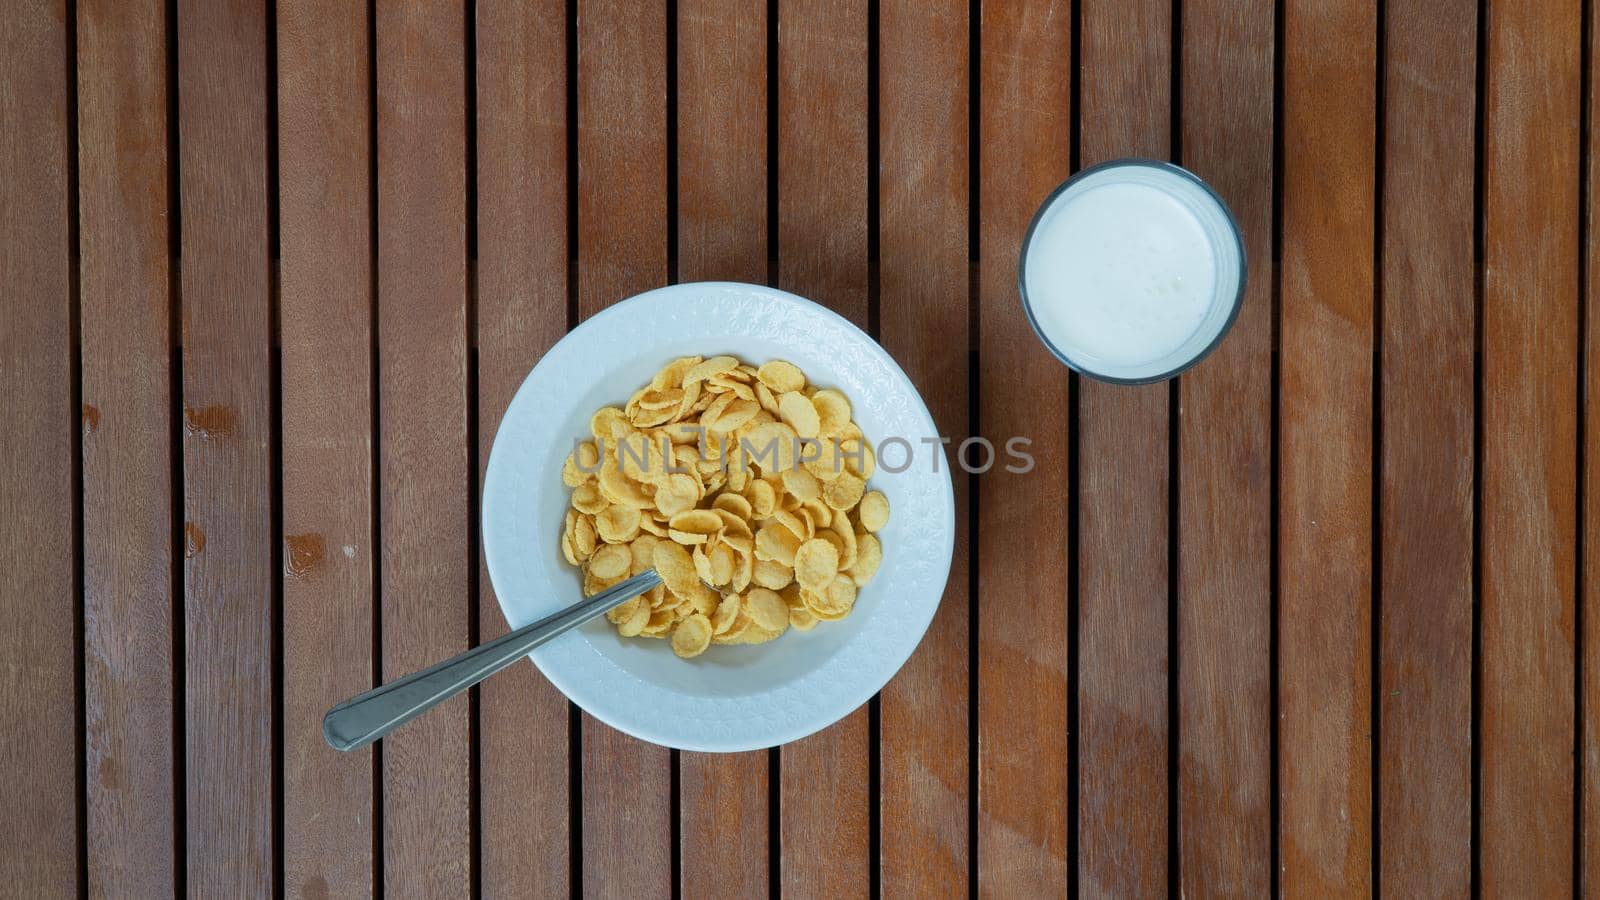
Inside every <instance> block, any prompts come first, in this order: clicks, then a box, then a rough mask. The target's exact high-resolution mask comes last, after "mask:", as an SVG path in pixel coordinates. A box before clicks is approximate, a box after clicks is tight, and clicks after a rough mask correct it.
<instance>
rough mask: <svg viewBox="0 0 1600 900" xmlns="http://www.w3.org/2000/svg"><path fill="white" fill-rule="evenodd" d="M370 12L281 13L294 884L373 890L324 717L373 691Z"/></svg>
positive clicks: (358, 770) (286, 734) (359, 769)
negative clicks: (324, 731)
mask: <svg viewBox="0 0 1600 900" xmlns="http://www.w3.org/2000/svg"><path fill="white" fill-rule="evenodd" d="M367 25H368V22H367V11H366V9H364V8H363V7H361V6H359V5H357V4H349V3H346V4H335V5H331V6H324V5H321V4H318V3H315V2H308V0H283V2H280V3H279V4H278V7H277V30H278V35H277V51H278V109H277V110H276V112H277V115H278V185H279V201H278V203H279V227H280V235H281V237H280V246H281V255H282V261H281V270H280V271H281V276H280V277H281V283H280V299H279V329H280V333H281V334H280V338H281V341H282V347H283V351H282V352H283V361H282V371H281V385H282V394H281V396H282V417H283V418H282V427H283V438H282V440H283V444H282V446H283V460H282V463H283V476H282V477H283V535H284V548H283V550H282V551H281V552H282V554H283V556H282V558H283V560H284V562H285V565H284V567H283V572H282V574H281V576H280V577H282V578H283V644H282V647H283V649H282V652H283V659H284V663H283V718H284V721H283V754H284V758H283V761H282V762H283V798H284V799H283V803H284V810H283V823H284V824H283V842H284V848H283V854H284V862H283V879H284V886H285V889H286V890H290V891H297V892H303V893H305V894H309V895H316V894H318V893H319V892H320V893H322V894H326V893H327V892H328V891H330V890H337V891H339V892H354V893H371V892H373V891H374V890H375V888H374V886H373V884H372V878H373V827H374V825H373V812H374V809H373V753H372V751H371V750H361V751H358V752H355V753H332V752H330V751H329V750H328V747H327V745H326V744H325V743H324V742H323V739H322V716H323V714H324V713H325V712H327V710H328V708H329V707H331V706H333V705H334V704H335V703H338V702H340V701H341V700H343V699H345V698H347V697H350V696H353V695H355V694H358V693H360V692H361V691H364V690H366V689H367V688H369V687H371V686H372V683H373V676H374V671H373V667H374V664H375V660H374V659H373V609H372V605H373V602H374V594H373V577H372V575H373V572H372V565H373V552H374V551H373V546H372V541H373V537H374V535H373V520H372V514H373V507H372V483H373V482H372V399H373V394H372V390H373V385H372V337H373V323H372V297H373V282H372V278H373V272H372V249H373V248H372V237H373V232H372V215H371V200H372V191H373V185H372V183H371V169H370V166H371V161H372V158H371V155H370V154H371V152H372V146H371V138H370V134H369V129H370V126H371V119H370V113H369V107H368V104H369V102H370V97H371V95H370V91H371V82H370V79H369V77H368V66H369V65H370V63H371V50H372V48H371V47H370V46H368V42H367Z"/></svg>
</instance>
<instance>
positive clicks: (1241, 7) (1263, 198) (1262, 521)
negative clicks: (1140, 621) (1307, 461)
mask: <svg viewBox="0 0 1600 900" xmlns="http://www.w3.org/2000/svg"><path fill="white" fill-rule="evenodd" d="M1273 15H1274V11H1273V5H1272V3H1270V2H1267V0H1251V2H1248V3H1238V2H1236V0H1186V2H1185V3H1184V5H1183V17H1182V25H1183V34H1182V44H1181V46H1182V53H1183V58H1182V59H1181V60H1179V61H1178V65H1180V66H1181V72H1180V79H1179V80H1180V83H1181V84H1182V92H1181V93H1182V104H1181V105H1182V109H1181V110H1179V113H1180V115H1181V120H1182V126H1181V142H1180V143H1181V146H1182V151H1183V158H1182V159H1181V160H1180V161H1181V162H1182V163H1183V165H1184V166H1185V167H1187V168H1188V169H1189V170H1190V171H1193V172H1194V173H1195V174H1197V175H1199V176H1200V177H1201V178H1204V179H1205V180H1206V181H1207V182H1208V183H1209V184H1211V186H1212V187H1213V188H1215V189H1216V191H1217V192H1218V193H1219V194H1221V195H1222V198H1223V200H1224V201H1225V202H1227V204H1228V206H1229V207H1230V208H1231V209H1232V211H1233V214H1234V216H1235V218H1236V219H1237V220H1238V222H1239V228H1240V230H1241V231H1242V232H1243V234H1244V239H1245V256H1246V257H1247V261H1248V264H1249V270H1248V273H1247V277H1246V287H1245V295H1244V300H1243V307H1242V308H1241V309H1240V311H1239V317H1238V319H1237V320H1235V322H1234V324H1233V329H1232V330H1231V331H1230V332H1229V333H1228V337H1227V339H1226V340H1225V341H1223V342H1222V343H1221V344H1220V345H1219V346H1218V347H1217V349H1216V351H1215V352H1213V353H1212V354H1211V356H1209V357H1207V358H1206V360H1205V362H1204V363H1202V364H1201V365H1199V366H1198V367H1196V368H1195V369H1193V370H1191V371H1189V372H1187V373H1185V374H1184V375H1183V380H1182V382H1181V383H1180V387H1179V390H1180V391H1181V398H1182V402H1181V404H1180V407H1179V411H1178V412H1179V431H1178V435H1177V440H1178V441H1179V447H1180V449H1181V451H1182V452H1181V456H1180V459H1179V464H1180V471H1179V475H1178V487H1179V496H1178V547H1179V551H1180V552H1179V553H1178V554H1177V566H1178V607H1177V610H1178V621H1177V622H1176V623H1175V626H1176V627H1177V629H1178V648H1179V650H1178V659H1177V660H1176V665H1177V666H1178V697H1177V698H1176V702H1177V703H1178V710H1179V719H1178V735H1177V740H1178V751H1179V757H1178V759H1179V763H1178V772H1177V779H1178V819H1179V821H1178V846H1177V847H1175V848H1171V850H1170V851H1169V852H1175V853H1178V854H1179V863H1178V872H1179V875H1180V877H1181V879H1182V882H1181V884H1180V885H1178V886H1177V889H1178V892H1179V893H1180V894H1183V895H1185V896H1206V895H1208V894H1217V895H1223V896H1255V897H1260V896H1265V895H1267V894H1269V893H1270V892H1271V889H1272V803H1273V798H1272V792H1271V771H1272V728H1273V722H1272V716H1271V703H1272V677H1273V672H1272V656H1271V639H1272V638H1271V628H1272V621H1271V606H1272V582H1271V568H1272V566H1271V562H1272V561H1271V554H1270V552H1269V551H1270V548H1271V546H1272V392H1273V385H1272V319H1273V309H1272V278H1273V266H1272V228H1273V221H1272V192H1273V187H1272V178H1273V174H1272V168H1273V162H1272V145H1273V124H1274V123H1273V107H1272V104H1273Z"/></svg>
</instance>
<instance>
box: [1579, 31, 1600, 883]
mask: <svg viewBox="0 0 1600 900" xmlns="http://www.w3.org/2000/svg"><path fill="white" fill-rule="evenodd" d="M1597 36H1600V18H1597V17H1596V16H1593V15H1591V16H1589V33H1588V35H1587V36H1586V37H1587V38H1588V40H1589V46H1590V47H1591V48H1593V47H1595V46H1596V44H1595V43H1594V42H1595V40H1596V39H1597ZM1588 57H1589V70H1588V73H1587V74H1588V77H1589V84H1590V85H1593V84H1595V78H1596V77H1597V75H1600V68H1597V67H1600V60H1597V58H1596V56H1595V54H1594V53H1593V52H1592V50H1591V52H1590V53H1589V54H1588ZM1587 103H1588V107H1587V110H1586V111H1587V112H1588V114H1589V132H1588V134H1587V135H1585V139H1586V140H1587V141H1588V143H1587V145H1586V146H1587V147H1588V148H1593V147H1595V146H1596V144H1595V140H1596V135H1595V127H1596V122H1597V121H1600V120H1597V119H1596V118H1595V116H1596V114H1597V113H1600V92H1597V91H1595V90H1593V88H1592V87H1591V89H1590V90H1589V91H1588V92H1587ZM1583 165H1584V173H1585V174H1586V175H1587V177H1588V181H1587V184H1588V185H1591V186H1592V185H1595V184H1600V182H1597V181H1596V178H1600V154H1597V153H1595V152H1594V151H1593V149H1590V150H1589V152H1588V153H1587V154H1586V155H1585V158H1584V160H1583ZM1580 204H1581V205H1580V206H1579V209H1578V214H1579V215H1580V216H1582V217H1583V219H1582V221H1583V223H1584V226H1585V232H1584V237H1585V238H1587V243H1585V245H1584V246H1583V247H1582V248H1581V252H1583V253H1585V254H1586V256H1585V261H1586V264H1585V266H1584V268H1583V270H1582V271H1583V272H1584V274H1585V275H1587V280H1586V281H1585V282H1584V283H1583V284H1580V285H1579V289H1580V290H1582V291H1583V292H1584V293H1583V300H1582V302H1583V304H1584V306H1583V309H1584V317H1583V323H1584V326H1585V328H1586V329H1587V333H1585V334H1584V335H1582V336H1581V338H1580V339H1581V340H1583V341H1584V342H1585V343H1584V370H1583V378H1584V382H1583V386H1582V390H1583V397H1584V410H1583V416H1584V418H1583V419H1582V423H1583V429H1584V430H1583V459H1581V460H1579V461H1578V464H1579V465H1581V466H1583V469H1582V473H1583V475H1582V477H1583V496H1582V497H1581V498H1579V502H1580V503H1582V504H1583V545H1582V547H1581V550H1582V552H1583V559H1584V568H1583V572H1582V573H1581V574H1580V577H1581V578H1582V579H1583V580H1582V582H1581V584H1582V587H1583V594H1582V596H1580V597H1578V598H1577V602H1579V603H1582V604H1583V632H1582V633H1581V634H1579V635H1578V639H1579V640H1581V641H1582V644H1581V645H1580V646H1579V649H1578V652H1579V653H1580V654H1581V655H1580V656H1579V658H1578V659H1579V665H1580V666H1581V667H1582V668H1581V671H1582V672H1583V682H1582V683H1581V684H1580V685H1578V690H1579V691H1580V692H1581V693H1580V695H1579V696H1578V698H1577V700H1578V703H1579V718H1578V728H1579V733H1580V734H1581V735H1582V736H1583V746H1582V747H1580V748H1579V752H1580V753H1581V756H1580V757H1579V760H1578V766H1579V768H1578V769H1577V776H1578V778H1579V783H1580V784H1582V786H1583V797H1582V798H1581V800H1580V803H1581V807H1580V808H1579V810H1578V816H1579V820H1578V821H1579V822H1580V823H1581V826H1582V833H1581V834H1579V835H1578V839H1579V840H1578V865H1579V870H1578V880H1579V887H1580V889H1585V888H1586V889H1588V890H1589V891H1594V890H1596V889H1597V888H1600V577H1597V573H1600V570H1597V568H1596V562H1600V466H1597V465H1596V463H1600V407H1597V406H1596V403H1597V402H1600V316H1597V315H1596V314H1595V312H1594V310H1596V309H1600V191H1596V190H1594V189H1593V187H1590V188H1589V190H1588V191H1586V192H1585V193H1584V195H1583V196H1582V197H1581V199H1580Z"/></svg>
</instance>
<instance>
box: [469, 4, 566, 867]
mask: <svg viewBox="0 0 1600 900" xmlns="http://www.w3.org/2000/svg"><path fill="white" fill-rule="evenodd" d="M566 25H567V21H566V15H565V10H564V4H562V3H560V2H551V0H492V2H480V3H479V4H478V6H477V13H476V26H477V60H476V66H477V89H478V98H477V113H478V119H477V129H478V135H477V141H478V144H477V147H478V163H477V173H478V184H477V190H478V317H477V321H478V334H477V341H478V398H477V403H478V471H479V473H480V477H481V474H482V473H483V472H485V471H486V470H487V467H488V460H489V449H490V447H491V446H492V445H493V441H494V436H495V432H496V431H498V430H499V427H500V417H501V415H502V414H503V413H504V412H505V409H506V406H507V405H508V404H510V402H511V396H512V394H513V393H515V392H516V389H517V387H518V386H519V385H521V384H522V379H523V377H524V376H526V375H527V373H528V370H529V369H530V368H531V367H532V366H533V364H534V362H536V361H537V360H538V359H539V357H540V356H541V355H542V354H543V353H544V351H546V350H547V349H549V348H550V346H551V345H553V344H554V343H555V342H556V341H557V340H559V339H560V338H561V335H562V334H563V333H565V331H566V326H567V214H566V213H567V97H566V78H567V50H566ZM478 581H479V585H480V588H479V598H480V608H479V611H478V616H479V619H478V621H479V639H480V640H484V641H487V640H490V639H492V638H495V637H498V636H499V635H501V634H503V633H505V631H506V626H505V617H504V616H503V615H502V614H501V612H500V605H499V602H498V601H497V600H496V598H495V595H494V588H493V586H492V585H490V583H489V574H488V571H487V570H486V569H484V568H483V567H482V564H481V563H480V567H479V573H478ZM478 690H479V692H480V698H479V706H478V721H479V724H478V729H479V745H478V760H479V778H480V779H481V783H482V796H481V799H480V801H479V802H480V804H481V806H480V810H479V815H478V829H479V832H480V838H479V840H480V842H481V845H482V854H483V855H482V866H483V870H482V888H483V893H484V894H485V895H488V896H524V897H526V896H534V895H536V894H540V893H543V894H546V895H556V896H565V895H567V894H568V893H569V891H570V881H571V872H572V865H571V841H572V835H571V833H570V832H571V829H570V828H569V827H568V823H569V822H570V815H569V809H570V803H571V802H572V798H571V796H570V794H571V791H570V781H571V778H570V771H569V765H570V758H569V756H570V754H569V753H568V747H569V744H568V733H567V722H568V715H567V709H568V704H567V700H566V698H565V697H563V696H562V695H561V692H560V691H558V690H556V689H555V687H554V686H553V685H551V684H550V683H549V682H548V681H546V680H545V679H544V678H543V677H542V676H540V674H539V672H538V670H537V669H535V668H534V667H533V665H531V664H528V665H517V666H513V667H512V668H510V669H508V670H506V671H504V672H501V673H500V674H498V675H496V676H495V677H494V678H492V679H490V680H488V681H486V682H484V683H483V685H482V686H481V687H479V688H478ZM530 817H532V819H536V820H537V821H538V822H539V826H538V827H536V828H533V827H529V822H530V820H531V819H530Z"/></svg>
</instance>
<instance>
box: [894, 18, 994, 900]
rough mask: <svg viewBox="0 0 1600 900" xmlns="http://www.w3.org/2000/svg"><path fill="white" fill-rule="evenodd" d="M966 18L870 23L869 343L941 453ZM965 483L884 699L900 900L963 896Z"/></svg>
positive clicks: (959, 399)
mask: <svg viewBox="0 0 1600 900" xmlns="http://www.w3.org/2000/svg"><path fill="white" fill-rule="evenodd" d="M969 10H970V4H968V3H967V2H966V0H940V2H937V3H928V2H923V0H893V2H888V3H884V4H882V6H881V8H880V13H879V15H880V17H881V19H880V25H879V34H880V37H879V48H880V49H879V64H878V65H879V75H878V78H879V82H878V85H879V87H878V95H879V113H878V132H879V138H878V140H879V147H880V151H879V159H880V165H879V168H878V171H879V173H880V174H879V187H878V191H879V194H878V196H879V208H880V212H879V246H880V248H881V250H880V257H881V263H880V276H879V278H880V286H879V299H878V306H879V322H880V323H881V325H880V327H881V330H882V340H883V343H884V346H885V347H887V348H888V350H889V352H890V353H893V354H894V357H895V359H896V360H897V361H898V362H899V363H900V365H901V367H902V368H904V369H905V370H906V374H908V375H910V376H911V379H912V381H913V382H914V383H915V384H916V385H917V390H918V391H919V392H921V394H922V396H923V397H924V398H925V399H926V400H927V402H928V404H929V409H930V411H931V412H932V413H933V418H934V422H935V423H936V424H937V425H938V427H939V433H940V434H943V435H953V436H955V437H956V441H957V444H956V445H954V446H953V448H952V449H953V450H954V449H955V448H957V447H959V442H960V441H961V439H962V438H961V436H963V435H966V434H968V433H969V432H970V422H969V415H970V409H969V404H968V389H969V387H970V384H969V380H968V375H969V373H970V367H971V356H970V354H969V353H968V352H965V351H967V350H969V349H970V347H971V341H970V336H969V335H968V327H967V320H968V316H967V311H968V296H967V294H968V288H969V282H970V279H969V277H968V246H967V245H968V231H967V198H968V183H967V182H968V174H967V173H968V165H967V153H968V148H967V134H968V128H969V125H970V121H969V118H968V114H967V103H968V97H967V92H968V87H969V82H970V78H969V72H968V60H967V50H968V46H969V38H970V35H969V31H968V25H969V23H968V14H969ZM975 453H976V459H977V461H978V462H980V463H981V462H982V453H981V451H975ZM955 458H956V457H955V453H954V452H952V453H950V454H949V458H948V459H946V460H944V461H941V463H940V465H948V464H950V463H951V462H952V461H954V460H955ZM1002 465H1003V462H1002ZM969 485H970V479H969V478H968V477H967V475H966V474H965V473H964V472H962V471H960V470H959V469H957V470H956V472H955V493H956V541H955V555H954V558H953V559H952V561H951V565H950V580H949V582H948V583H947V584H946V587H945V591H944V598H943V600H942V601H941V603H940V605H939V612H938V614H937V615H936V616H935V617H934V620H933V624H932V625H931V626H930V627H929V628H928V633H927V634H926V635H925V636H924V637H923V639H922V644H921V646H919V647H918V648H917V652H916V653H914V654H912V657H911V659H910V660H909V661H907V663H906V665H905V667H904V668H903V669H901V670H900V674H899V675H897V676H895V678H894V680H892V681H890V682H889V684H888V685H887V686H885V687H884V689H883V699H882V702H881V707H880V713H879V721H880V732H881V736H880V741H881V748H880V751H879V770H880V773H881V774H880V785H881V787H880V797H881V801H880V802H881V803H882V813H881V816H880V821H881V822H882V826H881V829H880V832H881V833H880V836H879V844H880V847H881V854H882V858H881V861H880V863H879V870H880V872H881V873H882V880H883V883H884V884H885V885H887V886H888V887H889V890H890V892H891V893H894V894H896V895H900V896H911V897H919V896H920V897H928V896H934V895H939V894H942V895H947V896H948V895H964V894H966V893H967V892H968V891H967V888H968V883H967V859H968V854H969V853H970V848H971V837H972V836H971V834H970V833H969V831H968V825H967V797H968V792H969V790H970V789H971V787H970V786H969V785H968V783H967V781H968V754H967V737H968V731H967V696H968V675H969V671H970V670H969V665H970V664H971V662H970V660H969V659H968V658H967V650H968V639H967V636H968V623H969V621H970V619H969V612H968V596H967V592H968V572H969V568H968V562H969V559H968V554H969V548H970V543H969V540H970V539H969V535H968V534H967V512H968V509H969V506H968V502H969V498H968V488H969Z"/></svg>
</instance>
